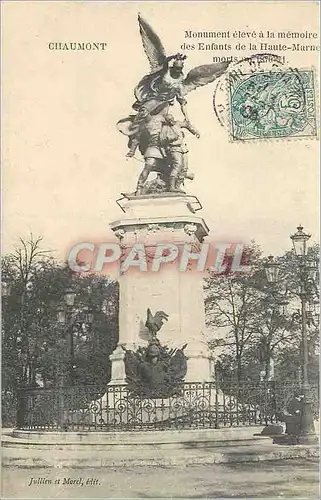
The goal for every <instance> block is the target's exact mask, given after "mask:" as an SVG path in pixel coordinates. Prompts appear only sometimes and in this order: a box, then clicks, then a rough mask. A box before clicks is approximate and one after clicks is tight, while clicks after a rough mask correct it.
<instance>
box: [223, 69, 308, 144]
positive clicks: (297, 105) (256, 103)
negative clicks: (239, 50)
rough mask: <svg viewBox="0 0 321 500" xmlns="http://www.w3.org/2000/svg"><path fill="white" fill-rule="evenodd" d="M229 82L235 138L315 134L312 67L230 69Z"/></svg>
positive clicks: (251, 138) (243, 139) (266, 137)
mask: <svg viewBox="0 0 321 500" xmlns="http://www.w3.org/2000/svg"><path fill="white" fill-rule="evenodd" d="M228 81H229V88H228V98H229V113H230V134H231V138H232V140H233V141H240V140H241V141H247V140H254V139H274V138H282V137H316V135H317V123H316V102H315V101H316V99H315V88H314V73H313V70H285V71H269V72H262V73H254V74H253V73H252V74H246V75H245V74H242V73H238V72H231V73H230V75H229V80H228Z"/></svg>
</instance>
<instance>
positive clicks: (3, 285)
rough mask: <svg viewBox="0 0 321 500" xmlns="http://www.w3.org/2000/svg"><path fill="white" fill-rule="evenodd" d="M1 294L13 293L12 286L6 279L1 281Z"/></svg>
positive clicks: (8, 294) (6, 295) (5, 295)
mask: <svg viewBox="0 0 321 500" xmlns="http://www.w3.org/2000/svg"><path fill="white" fill-rule="evenodd" d="M1 295H2V297H9V296H10V295H11V286H10V285H9V283H7V282H6V281H2V282H1Z"/></svg>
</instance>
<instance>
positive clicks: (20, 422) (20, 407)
mask: <svg viewBox="0 0 321 500" xmlns="http://www.w3.org/2000/svg"><path fill="white" fill-rule="evenodd" d="M25 403H26V402H25V395H24V393H23V390H22V389H21V388H19V389H18V392H17V428H18V429H22V428H23V427H24V425H25V414H26V404H25Z"/></svg>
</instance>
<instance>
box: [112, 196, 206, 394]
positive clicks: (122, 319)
mask: <svg viewBox="0 0 321 500" xmlns="http://www.w3.org/2000/svg"><path fill="white" fill-rule="evenodd" d="M121 207H122V209H123V217H122V218H121V219H119V220H117V221H115V222H113V223H112V224H111V229H112V230H113V231H114V233H115V234H116V236H117V237H118V238H119V241H120V244H121V247H122V250H123V256H124V258H125V256H126V255H128V252H129V251H130V250H131V249H132V248H133V247H134V245H137V244H142V245H144V248H145V249H146V254H147V261H148V269H147V271H141V270H139V269H135V268H130V269H129V270H128V271H125V272H121V269H120V279H119V281H120V307H119V309H120V313H119V344H118V346H123V347H125V348H126V349H131V350H136V349H137V348H138V347H139V346H145V345H146V344H147V342H148V340H149V335H150V334H149V332H148V330H147V328H146V327H145V326H144V325H145V321H146V311H147V308H148V307H149V308H150V309H151V311H152V313H153V314H155V312H156V311H158V310H162V311H164V312H166V313H167V314H168V315H169V319H168V321H167V322H165V323H164V326H163V327H162V329H161V330H160V331H159V333H158V338H159V340H160V342H161V344H162V345H166V346H168V347H170V348H171V347H173V348H174V347H177V348H180V347H182V346H183V345H184V344H187V347H186V349H185V354H186V356H187V358H188V370H187V375H186V377H185V380H186V382H194V381H198V382H204V381H210V380H211V379H212V376H211V375H212V374H211V371H212V370H211V366H212V360H211V355H210V352H209V349H208V347H207V344H206V342H205V311H204V299H203V274H202V273H201V272H198V271H195V270H194V269H191V268H189V269H188V270H186V271H181V270H180V269H179V265H180V261H181V258H180V257H178V258H177V259H176V261H175V262H173V263H162V264H160V269H159V271H156V272H155V271H152V270H151V266H152V260H153V256H154V251H155V248H156V245H157V244H174V245H176V246H177V247H179V248H181V249H182V248H183V246H184V245H185V244H188V245H190V248H191V250H192V252H199V251H200V247H201V243H202V242H203V239H204V237H205V236H207V234H208V228H207V226H206V224H205V222H204V220H203V219H202V217H200V216H198V215H197V213H196V212H195V210H194V207H196V208H199V203H198V201H197V199H196V198H195V197H191V196H187V195H181V194H169V193H168V194H164V195H154V196H150V195H149V196H137V197H129V198H123V199H122V200H121ZM191 262H192V261H191ZM194 262H195V261H194ZM190 267H192V266H190ZM121 354H122V353H121V352H120V350H119V347H117V349H116V351H115V352H114V353H113V354H112V356H111V360H112V363H113V368H112V380H111V384H116V383H119V380H120V379H121V378H122V376H123V375H121V376H120V373H122V374H124V373H125V372H124V370H122V369H121V368H120V365H119V363H122V362H123V361H122V360H121V357H122V356H121ZM116 364H117V367H116Z"/></svg>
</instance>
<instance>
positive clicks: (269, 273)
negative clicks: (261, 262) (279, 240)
mask: <svg viewBox="0 0 321 500" xmlns="http://www.w3.org/2000/svg"><path fill="white" fill-rule="evenodd" d="M264 269H265V274H266V279H267V281H268V283H271V284H275V283H277V282H278V279H279V271H280V268H279V264H278V263H277V262H276V261H275V260H274V257H273V255H269V256H268V260H267V262H266V263H265V266H264Z"/></svg>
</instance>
